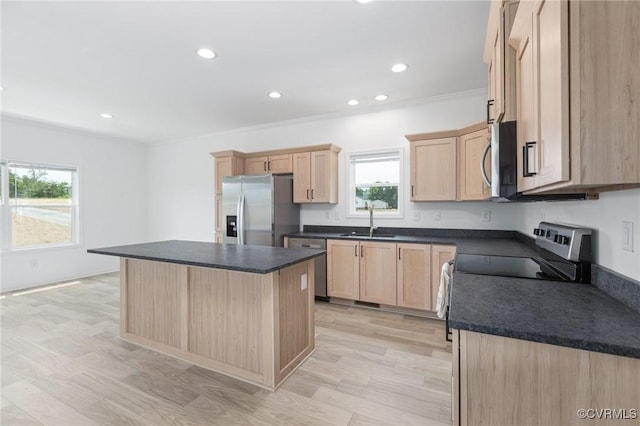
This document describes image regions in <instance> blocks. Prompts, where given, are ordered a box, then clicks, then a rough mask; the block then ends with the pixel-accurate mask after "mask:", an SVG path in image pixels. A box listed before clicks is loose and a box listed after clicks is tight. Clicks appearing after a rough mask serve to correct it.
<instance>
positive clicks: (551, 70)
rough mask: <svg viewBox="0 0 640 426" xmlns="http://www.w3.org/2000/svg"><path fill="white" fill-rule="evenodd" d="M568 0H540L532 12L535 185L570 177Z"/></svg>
mask: <svg viewBox="0 0 640 426" xmlns="http://www.w3.org/2000/svg"><path fill="white" fill-rule="evenodd" d="M568 14H569V11H568V2H567V1H566V0H559V1H550V0H547V1H541V2H540V3H539V5H538V7H537V8H536V9H535V10H534V15H533V46H534V49H535V50H534V90H535V91H536V93H537V94H538V96H539V98H538V104H537V107H536V110H535V113H537V114H538V120H537V126H536V131H537V135H536V136H537V137H536V139H535V141H536V142H537V145H538V146H537V148H538V152H537V154H538V170H537V175H536V177H535V180H536V187H540V186H544V185H549V184H552V183H558V182H562V181H566V180H569V65H568V64H569V47H568V46H569V18H568Z"/></svg>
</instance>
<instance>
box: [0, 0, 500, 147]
mask: <svg viewBox="0 0 640 426" xmlns="http://www.w3.org/2000/svg"><path fill="white" fill-rule="evenodd" d="M0 7H1V9H0V12H1V37H2V39H1V60H2V62H1V64H0V72H1V74H0V85H2V86H3V87H4V88H5V90H4V91H3V92H1V94H0V97H1V106H2V112H3V113H4V114H7V115H12V116H19V117H26V118H30V119H35V120H39V121H46V122H53V123H58V124H62V125H65V126H70V127H73V128H80V129H85V130H89V131H93V132H98V133H104V134H109V135H113V136H118V137H123V138H127V139H133V140H139V141H144V142H155V141H164V140H175V139H180V138H186V137H191V136H197V135H202V134H208V133H214V132H221V131H227V130H231V129H236V128H243V127H248V126H254V125H260V124H267V123H273V122H279V121H283V120H291V119H299V118H303V117H310V116H315V115H322V114H340V113H345V114H346V113H353V112H355V111H363V110H367V109H370V108H375V106H378V107H379V106H380V104H382V103H384V104H385V105H388V106H391V105H393V104H394V103H396V104H397V103H400V104H402V103H406V102H411V101H415V100H418V99H423V98H427V97H432V96H436V95H441V94H447V93H454V92H461V91H467V90H473V89H479V88H483V87H486V67H485V66H484V64H483V63H482V51H483V46H484V35H485V29H486V22H487V18H488V12H489V2H488V0H487V1H413V2H400V1H380V0H378V1H376V0H374V1H372V2H370V3H367V4H360V3H356V2H355V1H352V0H344V1H333V2H306V1H289V2H265V1H260V2H238V1H234V2H230V1H227V2H185V1H182V2H57V1H47V2H27V1H15V2H11V1H2V3H1V5H0ZM203 46H204V47H210V48H212V49H213V50H214V51H215V52H216V53H217V54H218V57H217V58H215V59H213V60H205V59H202V58H200V57H198V56H197V55H196V54H195V51H196V50H197V49H198V48H200V47H203ZM398 62H404V63H407V64H409V69H408V70H407V71H405V72H404V73H392V72H391V71H390V68H391V66H392V65H393V64H395V63H398ZM272 90H278V91H280V92H282V94H283V96H282V98H281V99H278V100H273V99H270V98H269V97H268V96H267V94H268V93H269V92H270V91H272ZM381 93H384V94H387V95H389V99H388V100H387V101H383V102H380V101H376V100H374V97H375V96H376V95H378V94H381ZM354 98H355V99H358V100H360V105H358V106H356V107H351V106H348V105H347V101H348V100H349V99H354ZM103 112H108V113H111V114H113V115H114V118H113V119H111V120H105V119H102V118H100V117H99V114H100V113H103Z"/></svg>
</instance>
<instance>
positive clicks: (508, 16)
mask: <svg viewBox="0 0 640 426" xmlns="http://www.w3.org/2000/svg"><path fill="white" fill-rule="evenodd" d="M517 9H518V1H505V0H493V1H492V2H491V9H490V11H489V24H488V26H487V36H486V40H485V48H484V56H483V59H484V62H485V63H486V64H487V76H488V85H487V87H488V96H489V99H488V100H487V124H491V123H494V122H499V121H509V120H515V116H516V104H515V69H514V66H515V54H514V52H513V51H512V50H511V49H509V47H508V44H507V37H506V35H508V34H509V31H510V30H511V23H512V22H513V19H514V17H515V13H516V10H517Z"/></svg>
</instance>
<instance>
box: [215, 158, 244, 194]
mask: <svg viewBox="0 0 640 426" xmlns="http://www.w3.org/2000/svg"><path fill="white" fill-rule="evenodd" d="M216 154H217V155H216V157H215V164H214V166H215V173H216V178H215V188H216V194H222V178H223V177H225V176H238V175H241V174H242V173H243V172H244V159H243V156H242V154H241V153H239V152H236V151H225V152H223V153H216Z"/></svg>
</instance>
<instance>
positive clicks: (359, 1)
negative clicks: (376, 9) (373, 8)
mask: <svg viewBox="0 0 640 426" xmlns="http://www.w3.org/2000/svg"><path fill="white" fill-rule="evenodd" d="M356 1H357V2H358V3H369V2H370V1H371V0H356Z"/></svg>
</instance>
